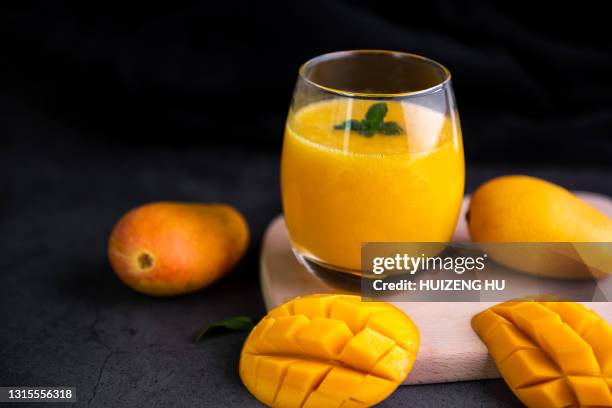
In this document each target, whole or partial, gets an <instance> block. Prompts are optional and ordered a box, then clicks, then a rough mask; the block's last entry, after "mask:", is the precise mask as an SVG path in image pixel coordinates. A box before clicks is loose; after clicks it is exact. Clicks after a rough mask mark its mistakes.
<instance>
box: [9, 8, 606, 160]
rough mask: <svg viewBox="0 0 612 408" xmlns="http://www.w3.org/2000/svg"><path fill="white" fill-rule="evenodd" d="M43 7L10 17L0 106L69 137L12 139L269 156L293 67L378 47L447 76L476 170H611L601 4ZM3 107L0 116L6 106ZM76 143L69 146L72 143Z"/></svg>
mask: <svg viewBox="0 0 612 408" xmlns="http://www.w3.org/2000/svg"><path fill="white" fill-rule="evenodd" d="M74 3H75V4H72V5H68V4H67V3H58V2H44V1H40V2H38V3H37V4H35V5H31V3H30V2H24V3H20V4H22V5H23V4H28V6H27V7H25V6H23V7H17V6H15V7H14V8H12V9H8V10H4V12H3V13H2V18H1V20H0V26H1V27H2V30H4V31H5V33H4V35H3V38H4V39H5V40H7V41H8V44H7V47H6V48H5V49H4V50H3V54H4V55H3V60H4V63H3V64H2V65H3V68H5V69H6V70H7V72H5V73H4V75H2V85H1V88H2V94H3V99H4V100H3V103H4V104H5V105H6V104H8V105H9V106H8V108H9V112H10V108H11V106H10V105H13V104H15V103H22V104H25V105H27V109H28V110H33V111H35V112H36V114H37V115H44V116H45V117H50V118H53V120H56V121H58V122H61V124H62V125H64V126H67V127H70V128H71V129H74V130H75V134H74V135H73V136H72V137H70V138H69V139H70V140H57V139H58V137H57V136H56V135H45V134H40V133H37V134H28V135H24V134H21V133H19V132H15V131H14V130H12V129H11V128H10V127H9V128H8V129H6V128H5V129H2V132H3V133H4V135H5V137H3V139H4V140H5V143H6V140H7V137H6V136H8V143H21V142H24V140H26V141H32V142H43V143H45V142H46V143H56V142H60V141H61V142H62V143H75V142H83V141H87V142H94V143H110V144H112V143H123V144H125V143H128V144H132V145H138V146H142V145H152V144H157V145H161V146H194V145H199V146H202V145H224V144H227V145H232V146H233V147H237V148H240V147H242V148H245V149H252V148H255V149H272V150H275V151H278V150H279V149H280V145H281V138H282V132H283V124H284V120H285V115H286V112H287V108H288V104H289V100H290V97H291V92H292V88H293V85H294V82H295V79H296V76H297V68H298V67H299V65H300V64H301V63H303V62H304V61H306V60H307V59H309V58H312V57H314V56H316V55H319V54H321V53H325V52H329V51H335V50H343V49H356V48H381V49H393V50H401V51H409V52H414V53H419V54H423V55H426V56H429V57H431V58H434V59H436V60H438V61H440V62H442V63H443V64H445V65H446V66H447V67H448V68H449V69H450V70H451V72H452V74H453V80H454V86H455V90H456V94H457V100H458V104H459V109H460V114H461V118H462V123H463V128H464V136H465V146H466V150H467V157H468V160H470V162H472V163H475V162H486V161H489V162H495V163H499V162H500V161H503V162H511V163H512V162H523V163H524V162H532V163H538V164H540V163H546V162H559V163H560V162H563V164H566V165H583V164H588V165H604V164H609V162H610V157H611V155H612V142H611V140H612V137H611V134H610V133H611V131H612V75H610V73H611V72H612V53H611V52H610V36H609V33H608V32H607V31H608V30H607V27H608V24H609V22H608V17H607V13H606V12H605V10H604V8H603V4H602V3H598V2H593V3H592V4H590V3H589V2H580V3H579V4H577V3H575V2H557V3H555V5H554V7H546V8H542V9H540V10H538V9H537V7H536V6H537V5H536V4H535V3H536V2H531V3H532V4H529V5H525V4H520V2H519V3H518V4H517V3H515V2H512V3H510V2H509V3H508V4H504V3H497V4H496V3H495V2H491V4H489V2H486V1H468V2H452V1H431V2H429V1H424V2H407V1H397V2H394V1H377V2H366V1H346V2H335V1H317V0H314V1H308V2H291V1H288V2H248V1H214V2H208V1H184V0H183V1H180V0H179V1H173V2H166V3H165V4H163V5H154V4H153V3H150V2H145V1H136V2H121V3H116V4H113V3H108V2H99V3H91V2H74ZM5 112H6V109H5ZM77 139H78V140H77Z"/></svg>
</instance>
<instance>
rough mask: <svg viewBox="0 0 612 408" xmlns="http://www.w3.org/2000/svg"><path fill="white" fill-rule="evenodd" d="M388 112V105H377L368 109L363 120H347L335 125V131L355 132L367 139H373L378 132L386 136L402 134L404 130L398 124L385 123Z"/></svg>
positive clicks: (381, 103) (380, 103)
mask: <svg viewBox="0 0 612 408" xmlns="http://www.w3.org/2000/svg"><path fill="white" fill-rule="evenodd" d="M388 111H389V108H388V107H387V104H386V103H384V102H379V103H375V104H372V105H371V106H370V107H369V108H368V111H367V112H366V115H365V118H363V120H357V119H351V120H345V121H344V122H342V123H340V124H339V125H335V126H334V129H337V130H343V129H344V130H349V131H354V132H357V133H359V134H360V135H362V136H365V137H372V136H374V133H376V132H380V133H381V134H383V135H386V136H393V135H399V134H401V133H402V132H403V131H404V130H403V129H402V127H401V126H400V125H398V124H397V123H396V122H385V121H384V120H385V116H387V112H388Z"/></svg>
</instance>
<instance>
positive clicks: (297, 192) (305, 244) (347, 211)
mask: <svg viewBox="0 0 612 408" xmlns="http://www.w3.org/2000/svg"><path fill="white" fill-rule="evenodd" d="M373 103H375V102H372V101H369V100H361V99H338V98H336V99H331V100H326V101H321V102H316V103H312V104H309V105H306V106H305V107H303V108H301V109H299V110H297V111H295V112H291V113H290V115H289V119H288V121H287V127H286V130H285V139H284V140H285V141H284V146H283V157H282V166H281V167H282V169H281V172H282V175H281V184H282V194H283V208H284V215H285V220H286V223H287V228H288V230H289V235H290V237H291V241H292V244H293V245H294V247H295V248H296V249H297V250H298V251H299V252H300V253H301V254H303V255H305V256H306V257H308V258H309V259H311V260H314V261H316V262H319V263H322V264H325V265H329V266H333V267H336V268H341V269H345V270H349V271H356V272H357V271H359V270H360V263H361V262H360V259H361V243H362V242H447V241H449V240H450V239H451V236H452V234H453V231H454V229H455V224H456V222H457V216H458V214H459V209H460V206H461V200H462V197H463V186H464V179H465V170H464V161H463V145H462V141H461V134H460V132H461V130H460V126H459V124H458V123H455V121H456V120H457V119H456V118H457V116H456V115H448V114H444V113H440V112H437V111H435V110H433V109H430V108H427V107H424V106H421V105H417V104H414V103H407V102H400V101H389V102H386V103H387V106H388V113H387V115H386V117H385V120H387V121H394V122H396V123H397V124H399V125H400V126H401V127H402V129H403V132H402V134H399V135H383V134H379V133H377V134H374V135H371V136H369V137H367V136H364V135H361V134H359V133H357V132H355V131H350V130H347V129H339V130H338V129H335V128H334V125H336V124H339V123H342V122H343V121H345V120H349V119H353V118H363V117H364V115H365V114H366V112H367V110H368V108H369V107H370V106H371V105H372V104H373Z"/></svg>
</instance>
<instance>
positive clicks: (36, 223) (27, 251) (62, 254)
mask: <svg viewBox="0 0 612 408" xmlns="http://www.w3.org/2000/svg"><path fill="white" fill-rule="evenodd" d="M7 3H8V2H3V3H2V5H0V42H1V44H0V45H2V47H1V48H0V50H1V54H0V61H1V62H0V174H2V178H1V179H0V180H1V181H0V386H7V385H38V386H52V385H56V386H60V385H69V386H75V387H77V399H78V403H77V404H76V406H78V407H94V408H95V407H112V408H116V407H142V406H147V407H194V406H198V407H215V408H218V407H225V406H228V407H230V406H231V407H247V406H248V407H250V406H253V407H256V406H260V405H259V404H258V403H257V402H256V401H255V399H253V398H252V397H251V396H250V395H249V394H248V392H247V391H246V390H245V388H244V387H243V386H242V384H241V382H240V379H239V378H238V373H237V362H238V356H239V353H240V347H241V345H242V343H243V341H244V338H245V333H236V334H231V335H228V336H224V337H217V338H213V339H210V340H209V341H207V342H206V343H205V344H202V345H197V346H196V345H194V344H193V342H192V336H193V334H194V333H195V332H196V330H198V329H200V328H201V327H203V326H204V325H206V324H209V323H211V322H214V321H217V320H220V319H224V318H227V317H229V316H234V315H244V314H247V315H251V316H253V317H254V318H259V317H261V316H262V315H263V314H264V312H265V310H264V306H263V303H262V299H261V293H260V288H259V284H258V264H259V259H258V258H259V250H260V246H261V237H262V235H263V232H264V229H265V227H266V225H267V223H268V222H269V221H270V220H271V219H272V218H273V217H274V216H276V215H277V214H279V213H280V212H281V205H280V191H279V181H278V178H279V175H278V170H279V165H278V164H279V163H278V162H279V151H280V146H281V139H282V133H283V126H284V120H285V115H286V112H287V108H288V104H289V100H290V98H291V92H292V88H293V84H294V81H295V79H296V76H297V68H298V66H299V65H300V64H301V63H302V62H303V61H305V60H307V59H308V58H311V57H313V56H316V55H318V54H321V53H323V52H328V51H334V50H339V49H351V48H385V49H396V50H404V51H411V52H416V53H420V54H424V55H428V56H430V57H433V58H435V59H437V60H439V61H441V62H442V63H444V64H445V65H447V66H448V67H449V68H450V69H451V70H452V72H453V74H454V83H455V88H456V93H457V100H458V104H459V108H460V113H461V119H462V122H463V128H464V137H465V145H466V148H467V164H468V172H467V185H466V189H467V191H471V190H473V189H474V188H475V186H477V185H478V184H479V183H481V182H483V181H484V180H486V179H489V178H491V177H494V176H497V175H500V174H507V173H516V172H521V173H528V174H532V175H535V176H539V177H543V178H546V179H548V180H551V181H554V182H558V183H560V184H562V185H564V186H566V187H568V188H571V189H582V190H592V191H597V192H600V193H605V194H608V195H612V168H611V166H610V157H611V153H612V147H611V142H610V131H611V130H612V75H610V73H611V72H612V56H611V53H610V47H609V40H610V38H609V37H610V36H609V33H608V30H609V23H608V21H607V20H608V19H609V14H608V13H607V12H606V10H603V9H602V8H603V7H604V6H603V3H592V4H589V2H585V1H581V2H579V3H576V2H572V3H571V4H569V5H566V2H556V3H554V5H551V6H550V7H551V8H549V9H547V10H542V11H539V10H535V9H534V7H535V3H536V2H535V1H532V2H531V4H530V5H529V7H519V6H518V5H513V6H511V7H510V6H504V7H502V6H497V5H492V4H488V3H484V2H467V3H463V4H462V5H459V4H458V3H459V2H457V3H455V2H451V1H440V0H438V1H420V2H419V1H406V0H404V1H401V2H386V1H385V2H383V1H376V2H371V3H370V4H366V3H365V2H353V3H349V2H332V1H323V0H318V1H317V0H311V1H301V2H290V1H285V2H280V1H279V2H256V1H253V2H246V1H244V2H236V1H231V0H222V1H198V2H187V1H172V2H165V4H164V5H163V6H157V5H155V4H154V3H153V2H148V1H147V2H144V1H140V2H121V3H120V4H114V3H112V2H91V1H80V2H73V3H75V5H68V3H64V2H55V1H54V2H51V1H39V2H34V3H33V2H30V1H22V2H14V3H16V4H15V5H13V6H9V5H8V4H7ZM243 107H244V109H241V108H243ZM237 112H238V113H239V114H238V115H237ZM154 200H185V201H205V202H207V201H220V202H227V203H231V204H233V205H235V206H236V207H237V208H238V209H240V211H241V212H242V213H243V214H244V215H245V217H246V218H247V220H248V222H249V226H250V229H251V237H252V241H251V245H250V249H249V251H248V253H247V255H246V257H245V258H244V260H243V261H242V262H241V263H240V264H239V265H238V266H237V268H236V269H235V270H234V271H232V273H230V274H229V275H228V276H226V277H224V278H223V279H221V280H219V281H218V282H216V283H215V284H213V285H211V286H210V287H208V288H206V289H204V290H203V291H201V292H198V293H194V294H191V295H187V296H181V297H176V298H169V299H158V298H152V297H148V296H145V295H140V294H138V293H136V292H134V291H132V290H131V289H129V288H127V287H126V286H125V285H123V284H122V283H120V282H119V280H118V279H117V278H116V277H115V276H114V274H113V272H112V271H111V269H110V266H109V264H108V260H107V256H106V242H107V239H108V236H109V233H110V230H111V228H112V226H113V224H114V223H115V222H116V221H117V219H118V218H119V217H120V216H121V215H122V214H123V213H124V212H125V211H126V210H128V209H129V208H132V207H134V206H136V205H138V204H141V203H143V202H147V201H154ZM16 405H19V406H21V405H22V404H16ZM381 406H386V407H407V406H410V407H472V406H481V407H518V406H520V403H519V402H518V400H517V399H516V398H515V397H514V396H513V395H512V392H511V391H510V390H509V388H508V387H507V386H506V385H505V384H504V382H503V381H501V380H493V381H470V382H461V383H454V384H430V385H423V386H410V387H400V389H398V390H397V391H396V392H394V393H393V395H392V396H391V397H390V398H389V399H388V400H386V401H385V402H384V403H383V404H382V405H381Z"/></svg>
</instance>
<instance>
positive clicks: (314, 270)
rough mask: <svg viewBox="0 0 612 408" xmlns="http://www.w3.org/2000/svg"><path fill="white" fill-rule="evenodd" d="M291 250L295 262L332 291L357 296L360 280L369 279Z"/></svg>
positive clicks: (358, 273) (357, 272) (353, 271)
mask: <svg viewBox="0 0 612 408" xmlns="http://www.w3.org/2000/svg"><path fill="white" fill-rule="evenodd" d="M291 248H292V250H293V254H294V255H295V257H296V258H297V260H298V261H299V262H300V263H301V264H302V265H304V267H305V268H306V270H307V271H308V272H310V273H311V274H313V275H315V276H316V277H317V278H319V279H321V280H322V281H324V282H325V283H326V284H328V285H329V286H331V287H333V288H334V289H338V290H341V291H343V292H351V293H356V294H359V293H360V291H361V279H362V278H369V276H365V275H363V274H362V273H361V271H356V270H353V269H344V268H338V267H335V266H331V265H328V264H325V263H323V262H320V261H318V260H316V259H312V258H310V257H308V256H306V255H303V254H302V253H300V251H299V250H297V249H295V248H294V247H291Z"/></svg>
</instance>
